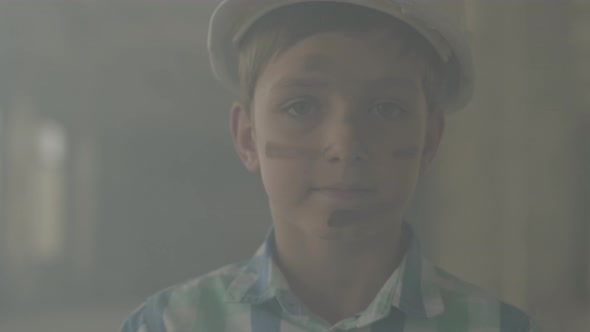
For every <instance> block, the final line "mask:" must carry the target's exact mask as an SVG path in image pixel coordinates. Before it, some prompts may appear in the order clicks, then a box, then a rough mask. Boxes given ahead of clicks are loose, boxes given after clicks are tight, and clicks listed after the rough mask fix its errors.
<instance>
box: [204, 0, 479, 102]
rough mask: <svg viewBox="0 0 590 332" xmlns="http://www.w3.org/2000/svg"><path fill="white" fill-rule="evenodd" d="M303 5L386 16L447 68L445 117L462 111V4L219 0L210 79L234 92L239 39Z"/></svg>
mask: <svg viewBox="0 0 590 332" xmlns="http://www.w3.org/2000/svg"><path fill="white" fill-rule="evenodd" d="M303 2H334V3H348V4H354V5H358V6H362V7H367V8H371V9H374V10H377V11H380V12H383V13H386V14H389V15H391V16H393V17H395V18H397V19H399V20H401V21H403V22H405V23H407V24H408V25H410V26H411V27H413V28H414V29H415V30H416V31H418V32H419V33H420V34H421V35H422V36H424V38H426V40H428V41H429V42H430V43H431V44H432V46H433V47H434V49H435V50H436V51H437V52H438V54H439V55H440V57H441V59H442V60H443V62H444V63H445V64H446V65H448V66H449V74H450V77H449V91H448V98H447V99H446V103H445V105H443V107H444V109H445V111H446V112H451V111H456V110H459V109H461V108H463V107H464V106H465V105H466V104H467V103H468V102H469V99H470V98H471V94H472V91H473V63H472V59H471V50H470V48H469V42H468V36H467V31H466V29H465V18H464V8H463V2H462V0H223V1H222V2H221V4H220V5H219V6H218V7H217V8H216V9H215V11H214V12H213V15H212V17H211V22H210V25H209V38H208V48H209V59H210V62H211V67H212V69H213V73H214V75H215V77H216V78H217V79H218V80H219V81H220V82H221V83H223V84H224V85H225V86H227V87H228V88H230V89H231V90H233V91H236V92H239V91H240V78H239V71H238V49H237V44H238V42H239V41H240V38H241V37H242V36H243V35H244V34H245V33H246V31H247V30H248V29H249V28H250V27H252V25H253V24H254V23H255V22H256V21H257V20H258V19H260V18H261V17H263V16H264V15H266V14H268V13H269V12H271V11H273V10H275V9H278V8H280V7H283V6H288V5H293V4H296V3H303Z"/></svg>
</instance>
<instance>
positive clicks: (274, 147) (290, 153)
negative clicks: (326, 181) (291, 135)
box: [266, 142, 320, 159]
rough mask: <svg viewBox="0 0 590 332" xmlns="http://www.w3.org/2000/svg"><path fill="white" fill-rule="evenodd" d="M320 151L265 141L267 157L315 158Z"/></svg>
mask: <svg viewBox="0 0 590 332" xmlns="http://www.w3.org/2000/svg"><path fill="white" fill-rule="evenodd" d="M319 155H320V153H319V152H318V151H316V150H313V149H305V148H298V147H292V146H286V145H281V144H278V143H272V142H267V143H266V156H267V157H268V158H269V159H315V158H317V157H318V156H319Z"/></svg>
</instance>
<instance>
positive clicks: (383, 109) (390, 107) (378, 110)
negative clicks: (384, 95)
mask: <svg viewBox="0 0 590 332" xmlns="http://www.w3.org/2000/svg"><path fill="white" fill-rule="evenodd" d="M369 111H370V112H371V113H373V114H376V115H378V116H380V117H382V118H385V119H393V118H397V117H399V116H401V115H402V114H403V113H404V112H405V109H404V108H403V107H402V106H400V105H399V104H397V103H394V102H383V103H378V104H375V105H373V106H372V107H371V108H370V110H369Z"/></svg>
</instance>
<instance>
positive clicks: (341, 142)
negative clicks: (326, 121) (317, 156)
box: [324, 119, 368, 164]
mask: <svg viewBox="0 0 590 332" xmlns="http://www.w3.org/2000/svg"><path fill="white" fill-rule="evenodd" d="M355 122H358V121H355V120H354V119H342V120H340V121H338V122H337V123H335V124H332V125H330V126H328V128H327V129H326V135H325V137H326V140H325V142H326V144H327V145H326V148H325V149H324V156H325V158H326V159H327V160H328V161H329V162H330V163H344V164H350V163H357V162H359V161H362V160H364V159H366V158H367V152H368V151H367V146H366V144H365V139H364V137H363V131H362V129H361V128H360V127H361V126H360V124H359V123H355Z"/></svg>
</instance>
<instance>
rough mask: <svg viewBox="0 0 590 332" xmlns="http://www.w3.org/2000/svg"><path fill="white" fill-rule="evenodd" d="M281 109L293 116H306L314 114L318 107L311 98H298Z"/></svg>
mask: <svg viewBox="0 0 590 332" xmlns="http://www.w3.org/2000/svg"><path fill="white" fill-rule="evenodd" d="M281 110H282V111H283V112H285V113H288V114H289V115H291V116H293V117H305V116H310V115H312V114H313V113H314V112H316V110H317V109H316V104H315V103H314V102H313V101H311V100H296V101H294V102H291V103H288V104H286V105H285V106H283V107H281Z"/></svg>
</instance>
